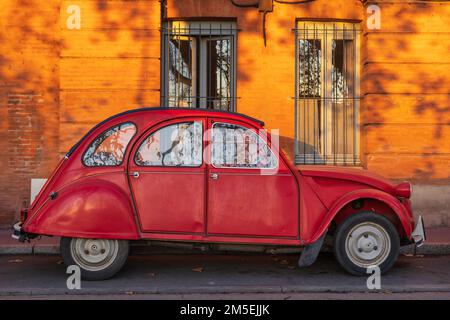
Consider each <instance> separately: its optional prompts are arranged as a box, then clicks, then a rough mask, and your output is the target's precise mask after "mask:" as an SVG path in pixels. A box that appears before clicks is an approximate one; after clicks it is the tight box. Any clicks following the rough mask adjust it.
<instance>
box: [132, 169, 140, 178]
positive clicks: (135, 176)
mask: <svg viewBox="0 0 450 320" xmlns="http://www.w3.org/2000/svg"><path fill="white" fill-rule="evenodd" d="M131 175H132V176H133V178H136V179H137V178H139V172H137V171H135V172H133V173H132V174H131Z"/></svg>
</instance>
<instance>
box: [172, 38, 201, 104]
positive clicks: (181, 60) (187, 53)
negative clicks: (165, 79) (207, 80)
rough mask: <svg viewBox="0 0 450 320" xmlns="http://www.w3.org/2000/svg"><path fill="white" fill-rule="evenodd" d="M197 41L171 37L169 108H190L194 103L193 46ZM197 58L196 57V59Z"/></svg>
mask: <svg viewBox="0 0 450 320" xmlns="http://www.w3.org/2000/svg"><path fill="white" fill-rule="evenodd" d="M194 40H195V39H191V38H189V37H187V36H171V37H170V39H169V99H168V100H169V106H171V107H190V106H191V105H192V102H193V100H192V99H193V96H194V95H195V94H194V92H193V86H194V83H193V77H192V76H193V75H192V66H193V45H194V43H195V41H194ZM194 58H195V57H194Z"/></svg>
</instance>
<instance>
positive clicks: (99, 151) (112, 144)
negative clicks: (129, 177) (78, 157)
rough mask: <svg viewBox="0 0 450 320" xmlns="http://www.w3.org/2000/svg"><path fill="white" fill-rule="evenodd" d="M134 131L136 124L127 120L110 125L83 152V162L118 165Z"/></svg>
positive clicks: (90, 165) (92, 164) (98, 164)
mask: <svg viewBox="0 0 450 320" xmlns="http://www.w3.org/2000/svg"><path fill="white" fill-rule="evenodd" d="M135 133H136V126H135V125H134V124H132V123H129V122H127V123H122V124H119V125H117V126H115V127H112V128H111V129H109V130H107V131H106V132H104V133H102V134H101V135H99V136H98V137H97V139H95V140H94V142H93V143H92V144H91V145H90V146H89V148H88V149H87V150H86V152H85V153H84V156H83V163H84V164H85V165H86V166H88V167H95V166H117V165H120V164H121V163H122V161H123V156H124V154H125V151H126V149H127V146H128V143H129V142H130V140H131V138H133V136H134V134H135Z"/></svg>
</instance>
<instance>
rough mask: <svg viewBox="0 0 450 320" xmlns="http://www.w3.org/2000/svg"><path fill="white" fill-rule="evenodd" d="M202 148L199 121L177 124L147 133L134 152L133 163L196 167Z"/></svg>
mask: <svg viewBox="0 0 450 320" xmlns="http://www.w3.org/2000/svg"><path fill="white" fill-rule="evenodd" d="M202 148H203V129H202V123H201V122H199V121H192V122H182V123H176V124H172V125H169V126H166V127H163V128H161V129H159V130H157V131H155V132H153V133H152V134H150V135H149V136H148V137H147V138H146V139H145V140H144V141H143V142H142V144H141V145H140V147H139V149H138V151H137V152H136V156H135V162H136V164H137V165H140V166H166V167H198V166H200V165H201V164H202V156H203V150H202Z"/></svg>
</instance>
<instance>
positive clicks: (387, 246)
mask: <svg viewBox="0 0 450 320" xmlns="http://www.w3.org/2000/svg"><path fill="white" fill-rule="evenodd" d="M399 250H400V239H399V235H398V232H397V230H396V228H395V227H394V225H393V224H392V223H391V222H390V221H389V220H388V219H387V218H386V217H384V216H382V215H379V214H376V213H373V212H362V213H358V214H355V215H352V216H350V217H348V218H347V219H346V220H345V221H344V222H342V223H341V224H340V225H339V226H338V228H337V230H336V233H335V236H334V254H335V256H336V259H337V260H338V262H339V263H340V265H341V266H342V267H343V268H344V269H345V270H346V271H348V272H349V273H351V274H354V275H367V269H368V268H369V267H372V266H378V267H379V268H380V271H381V272H382V273H384V272H386V271H388V270H389V269H390V268H391V267H392V266H393V265H394V263H395V261H396V260H397V257H398V253H399Z"/></svg>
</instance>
